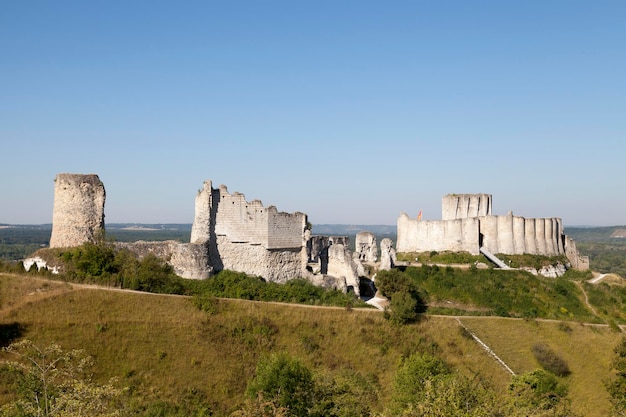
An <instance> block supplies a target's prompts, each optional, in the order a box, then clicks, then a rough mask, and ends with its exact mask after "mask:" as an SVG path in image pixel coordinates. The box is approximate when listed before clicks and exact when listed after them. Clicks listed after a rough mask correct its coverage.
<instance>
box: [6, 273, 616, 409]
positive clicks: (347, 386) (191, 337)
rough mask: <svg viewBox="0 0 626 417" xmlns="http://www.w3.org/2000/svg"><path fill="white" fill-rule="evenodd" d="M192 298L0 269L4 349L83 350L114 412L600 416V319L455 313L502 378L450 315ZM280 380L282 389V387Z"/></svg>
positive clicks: (603, 359)
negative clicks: (557, 367)
mask: <svg viewBox="0 0 626 417" xmlns="http://www.w3.org/2000/svg"><path fill="white" fill-rule="evenodd" d="M194 300H195V298H194V297H169V296H164V295H151V294H141V293H126V292H119V291H104V290H97V289H83V288H74V287H72V286H70V285H68V284H65V283H60V282H50V281H44V280H40V279H39V278H37V277H34V276H30V275H22V276H13V275H1V274H0V324H2V325H3V326H4V325H6V326H7V327H10V328H11V329H12V330H11V331H10V332H7V339H6V340H5V341H4V342H5V346H7V345H8V346H11V343H15V342H18V343H20V341H23V340H30V341H32V343H33V344H34V345H36V346H40V347H42V348H45V347H47V346H50V345H51V344H53V343H54V344H58V346H61V347H62V351H63V352H71V351H73V350H74V349H81V350H83V351H84V352H85V353H86V354H88V355H89V356H91V357H92V358H93V359H94V366H93V368H91V371H92V372H91V375H92V377H91V378H90V379H89V380H88V382H89V383H90V384H93V386H94V387H100V388H102V387H106V388H107V390H109V389H111V390H114V391H113V393H114V394H115V395H113V396H111V397H107V404H112V405H114V407H115V411H117V412H119V413H120V415H126V416H134V415H136V416H140V415H141V416H207V415H213V416H227V415H231V416H252V415H255V416H263V415H266V416H269V415H272V416H275V415H306V416H389V417H391V416H417V415H432V416H436V415H441V416H443V415H468V416H479V415H507V416H509V415H511V416H516V415H556V416H559V415H562V416H564V415H576V414H578V415H589V416H594V415H598V416H600V415H607V414H608V411H609V410H610V407H611V403H610V397H609V395H608V390H607V389H605V388H604V385H603V381H605V380H608V379H609V378H610V377H611V375H612V374H611V369H609V368H608V367H607V366H606V365H604V366H603V365H602V364H603V363H605V364H606V363H608V362H610V360H609V358H608V357H607V352H611V351H612V349H613V347H614V346H616V345H617V342H618V340H619V335H617V334H615V333H613V332H612V331H610V330H609V329H608V327H606V326H605V327H603V328H595V327H588V326H580V325H570V326H569V330H568V332H567V333H566V332H565V331H564V330H562V329H563V328H565V327H566V326H564V325H563V324H562V323H558V322H554V323H541V322H533V321H524V320H518V321H510V319H509V321H507V322H506V323H503V324H506V334H507V335H508V337H507V338H502V337H500V336H499V335H501V334H502V332H503V330H502V329H498V328H497V327H493V326H494V325H497V324H498V323H499V321H498V320H503V319H497V318H481V317H474V318H471V319H463V320H464V324H465V325H466V326H467V327H468V328H470V329H471V330H472V331H473V332H476V333H477V334H478V335H479V336H480V337H481V339H483V340H485V341H486V342H487V343H488V344H489V345H490V346H492V347H493V348H494V349H495V350H496V351H497V352H498V354H499V355H500V356H501V357H502V359H503V360H504V361H505V362H507V363H509V364H510V365H511V366H512V368H513V369H514V370H515V372H516V373H517V375H518V377H515V378H512V377H511V376H510V375H509V374H508V373H506V372H505V371H504V370H503V369H502V368H500V366H499V365H498V364H497V363H496V362H495V361H493V360H492V359H491V358H490V357H489V356H488V355H487V354H486V353H485V352H484V351H483V350H482V348H481V347H480V346H479V345H478V344H477V343H475V342H474V341H473V340H472V339H471V338H467V337H466V336H464V335H463V333H462V332H461V330H460V329H461V328H460V327H459V325H458V323H456V321H455V320H454V319H446V318H443V317H442V318H438V317H430V316H424V317H423V318H422V319H421V320H418V321H416V322H414V323H410V324H406V325H402V326H398V325H396V324H395V323H393V322H391V321H389V320H385V319H384V318H383V315H382V314H381V313H379V312H377V311H375V310H372V311H363V310H354V309H353V310H348V309H345V308H341V309H324V308H319V307H306V306H302V307H297V306H290V305H286V304H268V303H257V302H250V301H240V300H226V299H212V300H211V302H210V303H209V304H210V308H208V309H204V308H199V307H198V305H197V304H196V303H195V302H194ZM15 323H18V324H19V325H16V324H15ZM490 332H493V334H495V335H497V336H496V340H493V338H491V337H490V336H489V334H490ZM584 341H589V343H586V342H584ZM535 343H544V344H546V345H547V346H550V348H551V349H552V350H553V351H555V352H559V355H561V356H562V357H563V359H564V360H566V361H567V362H568V363H569V364H570V368H571V373H570V374H569V375H568V376H566V377H559V376H556V375H554V374H552V373H550V372H548V371H545V370H541V372H538V371H536V369H537V366H538V365H537V361H536V359H535V358H534V356H533V353H532V345H533V344H535ZM574 345H575V346H576V349H573V350H572V349H571V347H572V346H574ZM607 346H609V348H607ZM10 349H13V348H10ZM15 360H16V357H15V356H14V355H13V354H11V353H9V352H5V353H0V361H15ZM583 363H584V365H585V366H588V367H590V369H593V370H594V371H593V372H589V371H587V370H586V368H581V364H583ZM574 365H575V366H574ZM111 378H116V380H113V381H112V380H111ZM78 380H80V378H78ZM15 381H16V379H15V374H14V373H12V371H10V370H9V368H3V367H0V387H2V388H1V389H0V404H4V405H5V407H7V409H10V408H9V407H13V406H14V405H15V402H16V401H20V398H22V397H20V395H21V394H19V390H17V386H16V385H15V383H14V382H15ZM58 383H60V382H55V384H58ZM555 384H556V385H555ZM287 385H288V386H289V387H291V388H289V389H292V390H294V392H293V393H291V394H290V395H289V396H288V397H286V396H282V394H283V393H284V392H285V391H286V390H287V388H285V387H286V386H287ZM297 387H300V388H297ZM562 387H565V389H563V388H562ZM582 387H584V391H582V392H581V389H583V388H582ZM305 388H306V389H305ZM547 392H549V395H548V394H546V393H547ZM585 393H586V395H588V396H590V397H591V398H593V401H595V403H593V404H592V405H593V407H594V409H595V411H593V410H592V411H591V412H589V410H588V409H587V408H585V407H586V403H587V401H588V398H586V397H584V396H583V394H585ZM118 394H119V395H118ZM581 396H582V400H581V399H579V397H581ZM108 401H110V402H108ZM109 411H111V409H109ZM281 413H282V414H281ZM522 413H526V414H522Z"/></svg>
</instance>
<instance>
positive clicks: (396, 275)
mask: <svg viewBox="0 0 626 417" xmlns="http://www.w3.org/2000/svg"><path fill="white" fill-rule="evenodd" d="M376 285H377V287H378V289H379V290H380V292H381V293H382V294H383V295H384V296H385V297H387V298H388V299H389V311H387V314H388V318H389V319H390V320H391V321H392V322H394V323H396V324H406V323H411V322H413V321H415V320H416V319H417V318H418V317H419V314H420V313H424V312H425V311H426V304H425V302H424V300H423V298H422V295H421V293H420V291H419V288H418V286H417V285H416V283H415V282H414V281H413V280H412V279H411V277H410V276H408V275H406V274H404V273H402V272H401V271H399V270H397V269H392V270H390V271H380V272H378V274H376Z"/></svg>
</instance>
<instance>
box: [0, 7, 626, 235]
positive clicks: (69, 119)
mask: <svg viewBox="0 0 626 417" xmlns="http://www.w3.org/2000/svg"><path fill="white" fill-rule="evenodd" d="M0 145H1V146H0V152H1V158H0V223H12V224H17V223H26V224H36V223H50V222H51V221H52V208H53V200H54V198H53V194H54V184H53V180H54V177H55V176H56V174H57V173H61V172H71V173H84V174H88V173H95V174H98V175H99V176H100V178H101V180H102V181H103V182H104V184H105V187H106V190H107V201H106V207H105V212H106V221H107V222H111V223H116V222H140V223H168V222H171V223H174V222H175V223H191V222H192V221H193V210H194V199H195V194H196V192H197V190H198V189H199V188H201V187H202V183H203V181H204V180H206V179H212V180H213V183H214V186H218V185H219V184H225V185H227V186H228V189H229V191H231V192H235V191H239V192H242V193H244V194H245V195H246V198H247V199H248V200H254V199H260V200H262V201H263V203H264V204H265V205H275V206H276V207H277V208H278V210H280V211H286V212H294V211H300V212H304V213H307V214H308V216H309V220H310V221H311V222H312V223H314V224H316V223H317V224H322V223H351V224H395V222H396V220H397V218H398V215H399V214H400V213H401V212H406V213H408V214H409V215H410V216H416V215H417V213H418V211H419V210H420V209H421V210H422V211H423V218H424V219H440V218H441V197H442V196H443V195H445V194H448V193H490V194H492V195H493V204H494V206H493V211H494V214H506V213H507V212H508V211H509V210H512V211H513V212H514V214H516V215H520V216H524V217H561V218H562V219H563V222H564V224H565V225H566V226H567V225H623V224H626V190H625V185H626V164H625V162H626V2H625V1H621V0H620V1H602V0H599V1H578V0H563V1H550V0H541V1H506V0H499V1H471V0H463V1H417V0H413V1H375V2H373V1H364V0H359V1H308V2H306V1H293V0H290V1H281V2H277V1H235V0H233V1H180V2H173V1H172V2H164V1H82V0H81V1H63V0H59V1H40V2H37V1H4V2H2V5H0Z"/></svg>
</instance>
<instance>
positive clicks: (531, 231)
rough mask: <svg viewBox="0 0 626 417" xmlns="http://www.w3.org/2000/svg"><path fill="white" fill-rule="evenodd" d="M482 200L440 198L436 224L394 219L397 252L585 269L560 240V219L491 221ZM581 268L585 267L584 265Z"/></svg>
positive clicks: (511, 217) (562, 237)
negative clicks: (539, 259)
mask: <svg viewBox="0 0 626 417" xmlns="http://www.w3.org/2000/svg"><path fill="white" fill-rule="evenodd" d="M491 206H492V199H491V195H488V194H450V195H447V196H445V197H443V200H442V215H443V218H444V220H441V221H422V220H418V219H411V218H409V216H408V215H407V214H406V213H402V214H401V215H400V217H399V218H398V242H397V244H396V247H397V250H398V252H428V251H433V250H434V251H446V250H447V251H454V252H459V251H466V252H469V253H471V254H472V255H478V254H479V251H480V248H481V247H484V248H485V249H487V250H488V251H489V252H491V253H494V254H497V253H501V254H507V255H520V254H525V253H527V254H533V255H545V256H552V255H566V256H567V257H568V260H569V261H570V263H571V264H572V266H573V267H574V268H579V269H586V268H588V261H586V260H585V258H584V257H581V256H580V255H578V253H577V251H576V248H575V244H574V242H573V241H572V240H571V239H569V238H567V236H565V234H564V230H563V225H562V222H561V219H559V218H556V217H550V218H529V219H527V218H524V217H520V216H514V215H513V214H512V213H509V214H507V215H505V216H494V215H491ZM585 262H587V263H585Z"/></svg>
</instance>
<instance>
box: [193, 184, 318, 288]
mask: <svg viewBox="0 0 626 417" xmlns="http://www.w3.org/2000/svg"><path fill="white" fill-rule="evenodd" d="M195 209H196V212H195V217H194V222H193V227H192V229H191V239H190V244H192V245H202V246H203V247H205V248H206V252H207V254H208V261H209V263H210V265H211V266H212V268H213V270H214V271H216V272H217V271H221V270H223V269H229V270H233V271H239V272H245V273H247V274H251V275H258V276H261V277H263V278H265V279H266V280H268V281H273V282H281V283H282V282H286V281H287V280H289V279H293V278H296V277H302V276H303V274H304V273H305V272H306V265H307V258H308V257H307V253H306V241H305V231H306V226H307V216H306V214H304V213H284V212H279V211H278V210H277V209H276V207H274V206H269V207H264V206H263V204H262V203H261V201H259V200H254V201H252V202H248V201H246V199H245V196H244V195H243V194H241V193H237V192H236V193H233V194H230V193H229V192H228V189H227V188H226V186H224V185H221V186H220V187H219V188H217V189H216V188H213V187H212V183H211V181H210V180H209V181H205V182H204V184H203V188H202V189H201V190H200V191H198V194H197V195H196V205H195ZM198 278H204V277H198Z"/></svg>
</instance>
